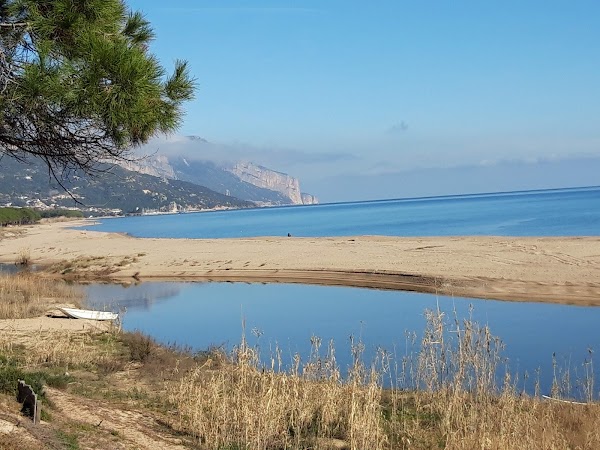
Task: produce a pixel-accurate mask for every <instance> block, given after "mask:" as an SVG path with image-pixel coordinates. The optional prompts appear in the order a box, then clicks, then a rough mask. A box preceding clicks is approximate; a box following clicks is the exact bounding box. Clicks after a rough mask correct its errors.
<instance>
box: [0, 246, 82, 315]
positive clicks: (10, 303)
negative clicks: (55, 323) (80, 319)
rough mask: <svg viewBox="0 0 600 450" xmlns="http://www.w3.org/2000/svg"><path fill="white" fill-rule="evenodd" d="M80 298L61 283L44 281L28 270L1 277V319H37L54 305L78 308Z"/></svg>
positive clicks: (70, 288) (24, 257) (76, 292)
mask: <svg viewBox="0 0 600 450" xmlns="http://www.w3.org/2000/svg"><path fill="white" fill-rule="evenodd" d="M26 258H27V255H24V256H23V259H26ZM82 295H83V294H82V292H81V290H79V289H77V288H75V287H73V286H70V285H68V284H67V283H65V282H64V281H62V280H55V281H51V280H45V279H43V278H41V277H39V276H37V275H36V274H34V273H30V272H27V271H24V272H20V273H18V274H15V275H4V276H3V275H0V319H24V318H28V317H37V316H40V315H42V314H44V313H46V312H47V311H48V309H49V308H51V307H52V306H53V305H56V304H60V303H62V304H71V305H78V304H79V302H80V300H81V298H82Z"/></svg>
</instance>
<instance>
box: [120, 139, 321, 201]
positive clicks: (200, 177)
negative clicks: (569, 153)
mask: <svg viewBox="0 0 600 450" xmlns="http://www.w3.org/2000/svg"><path fill="white" fill-rule="evenodd" d="M181 139H183V144H182V143H181V142H179V144H180V145H181V146H182V147H181V148H185V152H183V151H182V152H179V153H178V152H177V150H173V149H171V151H169V154H168V156H167V155H166V154H161V153H155V154H153V155H149V156H145V157H142V158H140V159H138V160H135V161H132V162H128V163H125V164H123V167H124V168H126V169H128V170H134V171H137V172H140V173H145V174H149V175H154V176H158V177H163V178H167V179H172V180H183V181H189V182H191V183H194V184H199V185H201V186H206V187H208V188H209V189H212V190H214V191H216V192H219V193H221V194H225V195H231V196H233V197H237V198H240V199H244V200H248V201H251V202H254V203H256V204H257V205H259V206H263V205H307V204H315V203H318V202H319V201H318V199H317V198H316V197H315V196H314V195H311V194H305V193H302V192H301V190H300V181H299V180H298V179H297V178H294V177H292V176H290V175H288V174H285V173H282V172H278V171H275V170H272V169H269V168H267V167H264V166H261V165H257V164H254V163H251V162H241V161H238V162H228V163H224V162H215V161H212V160H210V158H206V159H202V155H203V154H214V151H212V150H214V145H213V144H211V143H210V142H208V141H206V140H205V139H203V138H201V137H197V136H187V137H184V138H181ZM222 150H223V153H224V154H226V153H227V149H226V148H224V149H222ZM187 155H195V156H193V157H190V156H187Z"/></svg>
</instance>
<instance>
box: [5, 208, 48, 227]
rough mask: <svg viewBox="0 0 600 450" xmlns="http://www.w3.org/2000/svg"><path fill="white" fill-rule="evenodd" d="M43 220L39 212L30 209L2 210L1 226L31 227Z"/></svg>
mask: <svg viewBox="0 0 600 450" xmlns="http://www.w3.org/2000/svg"><path fill="white" fill-rule="evenodd" d="M40 219H41V216H40V214H39V213H38V212H37V211H34V210H33V209H29V208H0V226H3V227H5V226H6V225H29V224H31V223H35V222H37V221H39V220H40Z"/></svg>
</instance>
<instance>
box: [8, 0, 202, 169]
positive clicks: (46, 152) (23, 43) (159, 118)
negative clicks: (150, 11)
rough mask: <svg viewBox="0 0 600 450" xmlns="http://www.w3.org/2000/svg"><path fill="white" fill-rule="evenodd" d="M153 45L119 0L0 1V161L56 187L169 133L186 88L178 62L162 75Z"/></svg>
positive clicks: (145, 27)
mask: <svg viewBox="0 0 600 450" xmlns="http://www.w3.org/2000/svg"><path fill="white" fill-rule="evenodd" d="M153 38H154V34H153V31H152V28H151V26H150V24H149V22H148V21H147V20H146V19H145V18H144V16H143V15H142V14H141V13H139V12H128V10H127V7H126V5H125V4H124V2H123V1H122V0H0V116H1V117H0V157H1V156H3V155H8V156H11V157H14V158H17V159H19V160H23V161H26V160H27V159H28V158H30V157H32V156H33V157H39V158H42V159H43V160H44V161H45V163H46V164H47V166H48V168H49V170H50V173H51V174H52V175H53V176H54V178H56V179H57V180H59V179H61V177H65V176H68V174H69V173H70V171H73V170H76V169H83V170H84V171H85V172H87V173H93V172H94V171H95V170H97V168H98V167H99V163H102V162H107V161H109V162H110V161H114V160H118V159H127V158H129V157H130V155H131V149H132V148H133V147H135V146H138V145H140V144H142V143H145V142H147V141H148V139H149V138H151V137H152V136H154V135H156V134H157V133H171V132H173V131H175V130H176V129H177V128H178V126H179V124H180V122H181V119H182V115H183V111H182V103H183V102H184V101H187V100H190V99H192V98H193V94H194V81H193V80H192V79H191V78H190V75H189V71H188V68H187V64H186V62H184V61H176V63H175V70H174V72H173V74H172V75H169V76H167V75H166V73H165V69H164V68H163V67H161V65H160V64H159V63H158V61H157V59H156V58H155V57H154V56H153V55H152V54H150V53H149V51H148V43H149V42H150V41H151V40H152V39H153Z"/></svg>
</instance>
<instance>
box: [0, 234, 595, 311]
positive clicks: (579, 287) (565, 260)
mask: <svg viewBox="0 0 600 450" xmlns="http://www.w3.org/2000/svg"><path fill="white" fill-rule="evenodd" d="M80 224H81V223H75V222H70V223H45V224H38V225H34V226H27V227H19V228H18V229H17V228H14V229H11V228H5V229H4V230H2V233H1V234H0V262H4V263H14V262H15V261H17V260H19V258H21V257H22V255H23V254H27V255H28V256H29V257H30V260H31V262H32V263H33V264H36V265H39V266H41V267H44V270H43V272H42V274H44V275H47V276H56V277H64V278H73V279H80V280H106V281H114V282H128V283H129V282H131V283H133V282H135V283H137V282H144V281H151V280H196V281H243V282H285V283H305V284H322V285H340V286H355V287H364V288H376V289H396V290H409V291H419V292H427V293H433V294H439V295H451V296H460V297H473V298H487V299H498V300H512V301H537V302H552V303H564V304H573V305H587V306H592V305H593V306H600V237H596V236H587V237H585V236H581V237H504V236H456V237H387V236H353V237H323V238H312V237H311V238H306V237H287V236H281V237H280V236H273V237H257V238H236V239H154V238H134V237H131V236H128V235H123V234H117V233H104V232H98V231H88V230H83V229H77V228H73V227H74V226H75V225H80Z"/></svg>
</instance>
